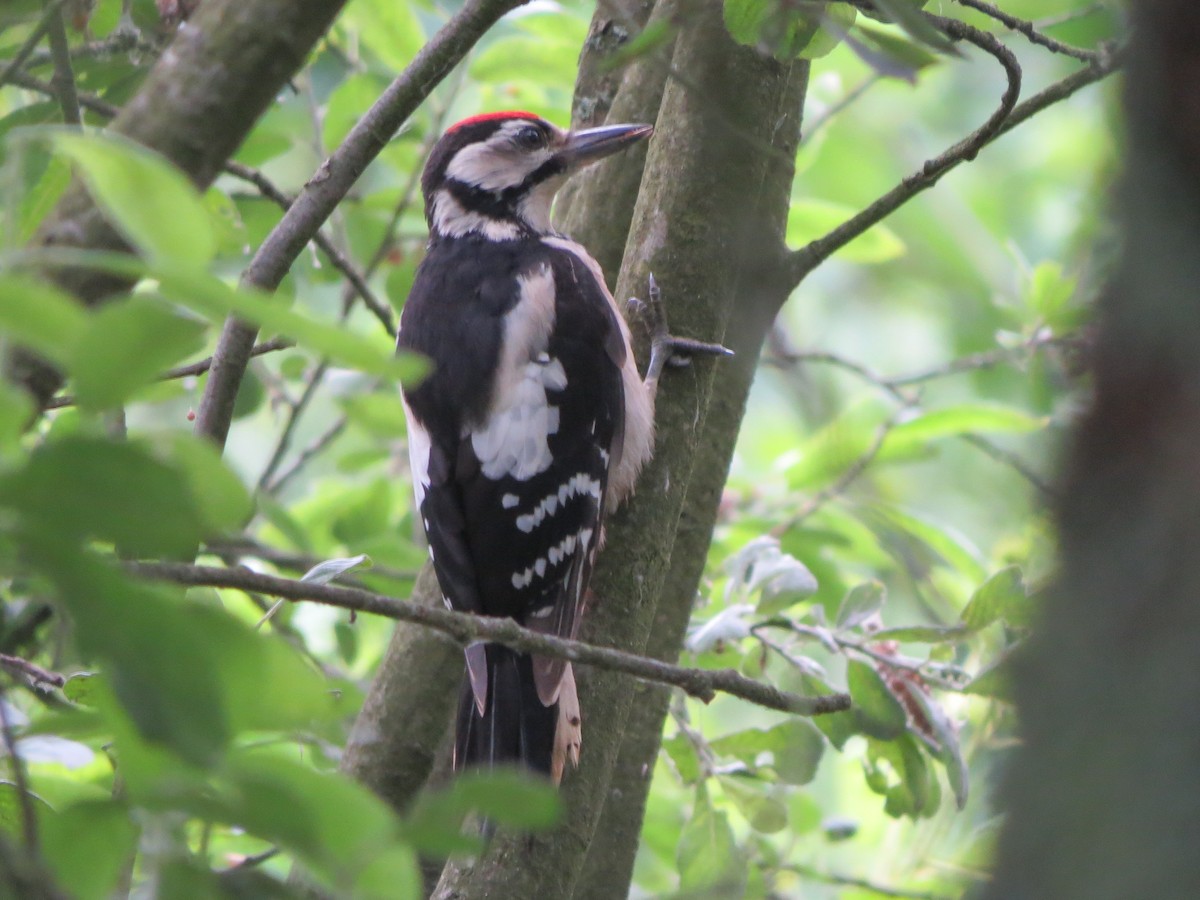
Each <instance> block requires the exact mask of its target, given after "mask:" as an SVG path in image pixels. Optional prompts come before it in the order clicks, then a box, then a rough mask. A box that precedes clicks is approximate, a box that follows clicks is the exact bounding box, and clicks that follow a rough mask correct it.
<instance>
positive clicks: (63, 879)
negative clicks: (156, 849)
mask: <svg viewBox="0 0 1200 900" xmlns="http://www.w3.org/2000/svg"><path fill="white" fill-rule="evenodd" d="M38 825H39V831H40V832H41V841H42V849H43V851H44V853H45V855H46V861H47V862H48V863H49V864H50V869H51V871H52V872H53V873H54V882H55V884H56V885H58V886H59V887H60V888H62V889H63V890H65V891H66V892H67V893H68V894H70V896H71V897H76V898H79V900H93V898H94V900H104V898H107V897H110V896H111V895H112V892H113V890H114V889H115V888H116V885H117V880H118V879H119V878H120V876H121V874H122V872H123V871H124V870H125V867H126V866H127V865H128V864H129V861H130V859H131V857H132V854H133V851H134V849H135V846H136V842H137V834H138V832H137V828H136V827H135V826H134V824H133V821H132V819H131V818H130V811H129V810H128V809H126V808H125V807H124V806H122V805H121V804H119V803H117V802H115V801H112V800H92V801H87V802H83V803H76V804H74V805H73V806H69V807H67V808H66V809H64V810H61V811H60V812H58V813H57V814H55V815H48V816H47V815H44V816H40V817H39V819H38Z"/></svg>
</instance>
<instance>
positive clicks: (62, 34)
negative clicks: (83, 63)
mask: <svg viewBox="0 0 1200 900" xmlns="http://www.w3.org/2000/svg"><path fill="white" fill-rule="evenodd" d="M47 33H48V35H49V38H50V54H51V55H52V56H53V57H54V75H53V77H52V78H51V79H50V84H51V85H53V87H54V92H55V94H56V95H57V97H58V105H59V106H60V107H62V114H63V121H64V122H66V123H67V124H68V125H80V124H82V122H83V119H82V117H81V116H80V115H79V95H78V93H77V92H76V89H75V71H74V69H73V68H72V67H71V48H70V47H69V46H68V45H67V29H66V27H65V26H64V25H63V14H62V10H61V9H59V10H56V11H55V13H54V15H53V16H51V17H50V27H49V28H48V29H47Z"/></svg>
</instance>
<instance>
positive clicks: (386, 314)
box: [225, 160, 396, 337]
mask: <svg viewBox="0 0 1200 900" xmlns="http://www.w3.org/2000/svg"><path fill="white" fill-rule="evenodd" d="M225 171H226V172H228V173H229V174H231V175H234V176H236V177H237V178H240V179H242V180H243V181H247V182H249V183H250V184H252V185H254V186H255V188H257V189H258V192H259V193H260V194H262V195H263V196H264V197H266V198H267V199H268V200H270V201H272V202H273V203H275V204H276V205H278V206H279V207H280V208H281V209H283V210H285V211H286V210H287V209H288V208H289V207H290V206H291V205H292V198H291V197H289V196H288V195H287V194H285V193H284V192H283V191H281V190H280V189H279V188H278V187H276V186H275V184H274V183H273V182H272V181H271V180H270V179H269V178H267V177H266V176H265V175H264V174H263V173H262V172H260V171H259V170H258V169H254V168H251V167H250V166H246V165H242V164H241V163H239V162H234V161H233V160H230V161H229V162H228V163H226V164H225ZM313 243H314V244H316V245H317V246H318V247H319V248H320V249H321V252H322V253H324V254H325V255H326V256H327V257H328V258H329V262H330V263H331V264H332V265H333V267H334V268H335V269H337V270H338V271H339V272H341V273H342V275H343V276H345V278H346V281H348V282H349V283H350V286H351V287H352V289H353V290H354V292H355V293H357V295H358V296H359V297H360V298H362V301H363V304H364V305H365V306H366V307H367V309H369V310H370V311H371V314H372V315H374V316H375V318H376V319H378V320H379V324H380V325H382V326H383V329H384V331H386V332H387V333H388V335H389V336H390V337H395V336H396V326H395V324H393V322H392V310H391V308H390V307H389V306H388V305H387V304H386V303H384V302H383V301H382V300H380V299H379V298H378V297H376V296H375V292H374V291H372V290H371V288H370V286H369V285H368V284H367V278H369V277H370V275H368V274H366V273H361V272H359V271H358V269H356V268H355V267H354V264H353V263H352V262H350V260H349V259H348V258H347V257H346V255H345V254H344V253H342V252H341V251H340V250H339V249H338V248H337V247H336V246H334V243H333V241H332V240H330V238H329V235H327V234H325V232H324V231H322V230H320V229H318V230H317V232H316V233H315V234H314V235H313Z"/></svg>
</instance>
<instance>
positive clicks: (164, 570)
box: [126, 563, 850, 716]
mask: <svg viewBox="0 0 1200 900" xmlns="http://www.w3.org/2000/svg"><path fill="white" fill-rule="evenodd" d="M126 569H127V570H128V571H129V572H131V573H132V574H134V575H137V576H139V577H142V578H148V579H153V580H157V581H171V582H174V583H176V584H185V585H190V586H193V587H194V586H200V585H203V586H208V587H224V588H233V589H235V590H243V591H257V592H258V593H260V594H267V595H269V596H272V597H282V598H284V599H286V600H293V601H297V600H311V601H314V602H317V603H323V604H325V605H327V606H336V607H339V608H341V609H352V610H355V611H357V612H363V613H373V614H374V615H379V616H384V617H385V618H389V619H395V620H397V621H401V622H413V623H415V624H418V625H422V626H424V627H426V628H432V629H435V630H437V631H440V632H442V633H443V634H446V635H449V636H450V637H451V638H452V639H454V640H455V641H456V642H457V643H458V644H459V645H460V646H463V647H465V646H467V644H470V643H472V642H474V641H487V642H489V643H495V644H503V645H504V646H506V647H511V648H512V649H514V650H519V651H521V652H522V653H537V654H539V655H541V656H550V657H554V658H556V659H569V660H571V661H572V662H573V663H579V664H583V665H590V666H595V667H596V668H600V669H605V670H607V671H612V672H621V673H623V674H626V675H632V676H634V677H635V678H640V679H642V680H643V681H654V682H658V683H660V684H669V685H672V686H674V687H678V688H681V689H682V690H684V691H685V692H687V693H688V694H690V695H691V696H693V697H696V698H698V699H700V700H703V701H704V702H706V703H707V702H709V701H711V700H712V699H713V698H714V697H715V696H716V695H717V693H718V692H720V693H725V694H730V695H732V696H734V697H740V698H741V699H743V700H748V701H749V702H751V703H755V704H757V705H759V706H763V707H766V708H767V709H775V710H779V711H781V712H787V713H792V714H794V715H803V716H815V715H821V714H823V713H830V712H838V711H840V710H844V709H849V708H850V698H849V696H848V695H846V694H831V695H828V696H818V697H802V696H800V695H799V694H793V693H790V692H788V691H781V690H779V689H778V688H776V687H773V686H771V685H769V684H763V683H762V682H759V681H754V680H753V679H750V678H746V677H745V676H743V675H741V674H739V673H738V672H736V671H734V670H733V669H721V670H716V671H709V670H704V669H686V668H682V667H680V666H671V665H667V664H666V663H662V662H659V661H658V660H654V659H647V658H646V657H643V656H638V655H636V654H633V653H626V652H624V651H621V650H613V649H610V648H608V647H599V646H596V645H593V644H585V643H583V642H581V641H570V640H566V639H565V638H559V637H554V636H552V635H548V634H541V633H539V632H536V631H531V630H530V629H528V628H522V627H521V626H520V625H518V624H517V623H516V622H515V621H514V620H512V619H496V618H488V617H485V616H473V615H469V614H467V613H461V612H455V611H454V610H449V609H439V608H438V607H436V606H419V605H416V604H413V603H409V602H406V601H404V600H397V599H395V598H392V597H386V596H384V595H383V594H375V593H372V592H370V591H364V590H359V589H358V588H349V587H338V586H335V585H328V584H313V583H311V582H306V581H293V580H292V579H289V578H277V577H275V576H273V575H263V574H261V573H258V572H251V571H250V570H248V569H246V570H243V569H221V568H215V567H212V566H192V565H186V564H183V563H129V564H127V565H126Z"/></svg>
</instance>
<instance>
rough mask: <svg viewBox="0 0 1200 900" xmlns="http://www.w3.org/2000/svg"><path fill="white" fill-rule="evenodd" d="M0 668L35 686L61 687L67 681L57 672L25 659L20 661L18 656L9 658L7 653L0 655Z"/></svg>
mask: <svg viewBox="0 0 1200 900" xmlns="http://www.w3.org/2000/svg"><path fill="white" fill-rule="evenodd" d="M0 667H3V668H5V669H8V671H10V672H13V673H15V674H17V675H24V676H25V677H26V678H28V679H29V680H30V681H32V682H34V683H35V684H48V685H51V686H53V687H62V686H63V685H64V684H66V683H67V679H66V678H65V677H64V676H62V675H59V674H58V673H57V672H51V671H50V670H49V669H43V668H42V667H41V666H39V665H37V664H36V663H31V662H30V661H29V660H27V659H22V658H21V657H19V656H9V655H8V654H7V653H0Z"/></svg>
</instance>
